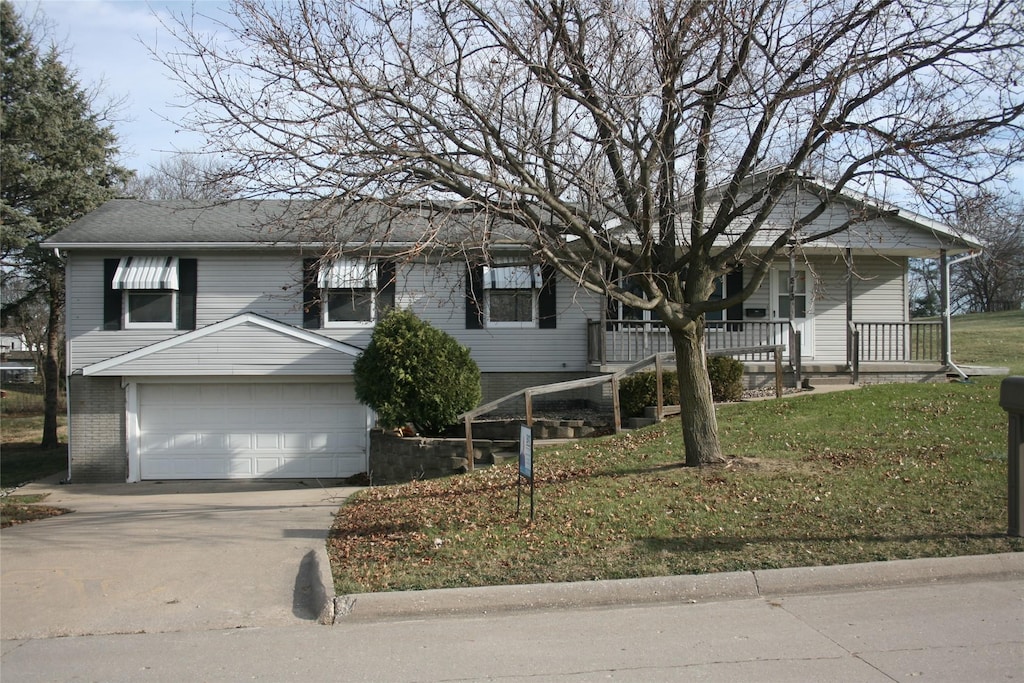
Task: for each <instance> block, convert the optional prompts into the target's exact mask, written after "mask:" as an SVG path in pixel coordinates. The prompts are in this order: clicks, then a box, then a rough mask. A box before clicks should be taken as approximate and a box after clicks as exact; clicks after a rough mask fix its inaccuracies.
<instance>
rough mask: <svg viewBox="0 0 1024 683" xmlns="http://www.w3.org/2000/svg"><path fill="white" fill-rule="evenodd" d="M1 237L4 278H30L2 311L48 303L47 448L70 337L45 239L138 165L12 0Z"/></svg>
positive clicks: (2, 7) (0, 76)
mask: <svg viewBox="0 0 1024 683" xmlns="http://www.w3.org/2000/svg"><path fill="white" fill-rule="evenodd" d="M0 34H2V44H3V67H2V72H0V105H2V109H0V168H2V174H0V220H2V222H3V233H2V238H0V257H2V264H3V270H2V272H3V277H4V279H5V280H7V279H8V278H18V279H19V280H22V281H24V282H27V283H28V286H27V287H25V288H24V290H23V294H22V296H20V297H19V298H17V299H16V300H14V301H9V302H8V301H5V302H4V309H5V310H4V313H5V315H4V317H5V318H7V317H8V315H9V314H11V313H13V312H14V311H15V310H16V309H18V308H20V307H23V306H27V305H29V304H30V303H31V302H32V301H33V300H42V301H43V302H45V304H46V309H47V312H48V313H47V315H48V320H47V325H46V329H47V335H46V353H45V359H44V362H43V367H42V368H41V370H42V377H43V386H44V396H45V399H44V405H45V417H44V422H43V439H42V446H43V447H44V448H53V447H55V446H57V445H58V440H57V399H58V395H59V391H60V386H59V384H60V366H61V362H60V361H61V350H62V348H63V340H62V338H61V336H62V335H61V319H62V317H63V309H64V271H63V264H62V262H61V259H60V258H59V257H58V256H57V255H56V254H54V253H53V252H52V251H50V250H47V249H44V248H43V247H42V246H41V243H42V242H43V241H44V240H45V239H46V238H47V237H49V236H50V235H52V234H54V233H55V232H57V231H58V230H60V229H61V228H63V227H65V226H66V225H68V224H69V223H71V222H72V221H73V220H75V219H77V218H80V217H81V216H84V215H85V214H86V213H88V212H89V211H91V210H92V209H94V208H96V207H97V206H99V205H100V204H102V203H103V202H104V201H106V200H107V199H110V198H111V197H112V196H113V190H112V189H111V188H112V187H114V186H115V185H116V184H117V183H119V182H123V180H124V179H125V178H127V177H128V176H129V175H130V172H129V171H128V170H126V169H124V168H122V167H121V166H118V165H117V164H116V163H115V162H114V160H115V158H116V156H117V153H118V150H117V147H116V136H115V135H114V132H113V130H112V128H111V127H110V126H109V125H105V124H104V123H103V121H102V119H101V116H100V115H99V114H98V113H96V112H94V111H93V109H92V100H91V98H90V96H89V94H88V93H87V92H86V91H84V90H83V89H82V88H81V87H80V85H79V84H78V82H77V81H76V80H75V78H74V76H73V74H72V73H71V72H69V70H68V68H67V67H66V66H65V65H64V64H63V63H62V62H61V58H60V57H61V56H60V54H59V52H58V51H57V50H56V48H49V49H48V50H46V51H45V52H41V51H40V49H39V47H38V45H37V41H36V39H35V36H34V35H33V34H32V33H31V31H28V30H26V28H25V27H24V25H23V23H22V21H21V17H19V16H18V13H17V12H16V11H15V10H14V8H13V6H12V5H11V4H10V3H9V2H6V0H5V1H4V2H2V3H0Z"/></svg>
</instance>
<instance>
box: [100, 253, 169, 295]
mask: <svg viewBox="0 0 1024 683" xmlns="http://www.w3.org/2000/svg"><path fill="white" fill-rule="evenodd" d="M111 287H113V288H114V289H178V257H177V256H126V257H124V258H122V259H121V262H120V263H118V264H117V270H116V271H114V281H113V282H112V283H111Z"/></svg>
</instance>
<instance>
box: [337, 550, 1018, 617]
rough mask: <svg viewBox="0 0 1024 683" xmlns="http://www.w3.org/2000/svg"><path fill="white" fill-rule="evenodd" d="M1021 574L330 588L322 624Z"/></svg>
mask: <svg viewBox="0 0 1024 683" xmlns="http://www.w3.org/2000/svg"><path fill="white" fill-rule="evenodd" d="M1005 579H1024V553H1002V554H998V555H972V556H967V557H948V558H923V559H918V560H891V561H888V562H870V563H864V564H852V565H833V566H827V567H796V568H792V569H764V570H755V571H741V572H726V573H720V574H700V575H685V576H665V577H653V578H644V579H617V580H605V581H583V582H578V583H549V584H526V585H514V586H485V587H479V588H445V589H433V590H423V591H402V592H390V593H358V594H352V595H340V596H336V597H335V598H334V599H333V600H331V601H330V602H331V603H332V605H331V607H330V608H325V611H330V613H331V615H330V619H329V620H327V621H321V623H326V624H332V623H333V624H342V623H355V622H366V621H379V620H387V619H411V618H426V617H450V616H483V615H494V614H500V613H507V612H522V611H524V610H546V609H567V608H582V607H610V606H628V605H650V604H658V603H679V602H691V603H697V602H717V601H724V600H743V599H752V598H775V597H784V596H787V595H789V596H792V595H806V594H813V593H836V592H843V591H856V590H866V589H877V588H888V587H897V586H911V585H922V584H935V583H949V582H954V581H971V580H1005Z"/></svg>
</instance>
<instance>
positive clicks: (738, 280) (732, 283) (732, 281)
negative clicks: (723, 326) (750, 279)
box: [725, 266, 743, 332]
mask: <svg viewBox="0 0 1024 683" xmlns="http://www.w3.org/2000/svg"><path fill="white" fill-rule="evenodd" d="M741 291H743V266H737V267H736V270H734V271H732V272H731V273H729V274H728V275H726V276H725V296H726V297H730V296H733V295H734V294H738V293H739V292H741ZM725 319H726V320H743V302H742V301H741V302H740V303H738V304H735V305H733V306H730V307H729V308H728V309H726V311H725ZM728 329H729V330H730V331H731V332H739V331H740V330H742V329H743V326H742V325H729V326H728Z"/></svg>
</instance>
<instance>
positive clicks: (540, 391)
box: [458, 345, 784, 470]
mask: <svg viewBox="0 0 1024 683" xmlns="http://www.w3.org/2000/svg"><path fill="white" fill-rule="evenodd" d="M783 349H784V347H783V346H781V345H773V346H745V347H737V348H733V349H714V350H712V351H709V352H708V354H707V355H709V356H731V355H738V354H742V353H764V352H772V353H774V355H775V395H776V397H779V396H782V353H783ZM675 355H676V354H675V352H674V351H667V352H663V353H656V354H653V355H651V356H648V357H647V358H644V359H642V360H639V361H637V362H635V363H633V364H632V365H629V366H627V367H625V368H622V369H621V370H618V371H616V372H613V373H610V374H605V375H598V376H596V377H583V378H580V379H570V380H566V381H563V382H552V383H550V384H541V385H538V386H535V387H529V388H526V389H520V390H518V391H514V392H512V393H511V394H508V395H507V396H502V397H501V398H498V399H495V400H493V401H489V402H488V403H484V404H482V405H479V406H477V407H476V408H473V409H472V410H468V411H466V412H464V413H461V414H460V415H459V416H458V417H459V419H461V420H463V421H464V422H465V425H466V462H467V468H468V469H469V470H472V469H473V460H474V458H473V419H474V418H476V417H479V416H480V415H483V414H484V413H489V412H491V411H492V410H494V409H495V408H497V407H498V406H500V405H501V404H503V403H505V402H507V401H510V400H512V399H514V398H518V397H519V396H522V397H523V399H524V400H525V402H526V425H527V426H528V427H532V426H533V397H534V396H543V395H545V394H555V393H558V392H560V391H569V390H571V389H583V388H585V387H591V386H597V385H599V384H604V383H605V382H610V383H611V385H612V415H613V420H614V426H615V433H616V434H618V433H619V432H620V431H622V416H621V414H620V410H619V392H618V383H619V380H620V379H622V378H623V377H626V376H628V375H632V374H634V373H636V372H639V371H640V370H643V369H644V368H646V367H647V366H649V365H652V364H654V365H655V372H656V373H657V377H658V382H657V384H658V407H657V411H658V419H659V420H661V418H662V413H663V412H664V405H663V395H662V382H661V373H662V365H663V364H664V362H665V361H667V360H669V359H674V358H675Z"/></svg>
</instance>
